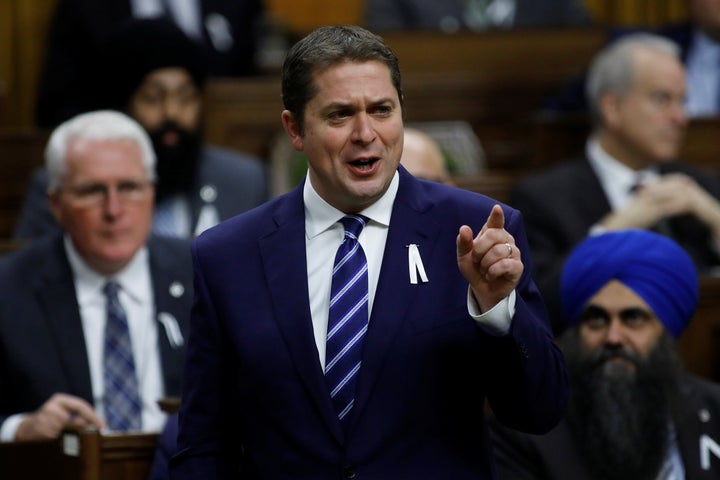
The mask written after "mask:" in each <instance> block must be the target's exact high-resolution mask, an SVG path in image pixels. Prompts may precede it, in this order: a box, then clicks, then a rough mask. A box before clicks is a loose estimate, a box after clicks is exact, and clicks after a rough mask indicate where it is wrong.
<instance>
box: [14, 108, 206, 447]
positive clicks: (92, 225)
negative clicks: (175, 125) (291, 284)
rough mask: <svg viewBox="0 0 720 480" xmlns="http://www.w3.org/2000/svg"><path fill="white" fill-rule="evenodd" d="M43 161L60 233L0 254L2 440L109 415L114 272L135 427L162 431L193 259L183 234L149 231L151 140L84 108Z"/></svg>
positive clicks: (130, 125) (57, 134)
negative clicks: (108, 329) (109, 306)
mask: <svg viewBox="0 0 720 480" xmlns="http://www.w3.org/2000/svg"><path fill="white" fill-rule="evenodd" d="M46 160H47V169H48V172H49V179H50V187H49V193H48V196H49V200H50V205H51V208H52V212H53V214H54V215H55V218H56V219H57V221H58V224H59V225H61V227H62V229H63V232H64V233H63V234H62V235H61V234H58V235H56V236H51V237H48V238H47V239H44V240H41V241H38V242H36V243H33V244H32V245H30V246H28V247H26V248H23V249H21V250H19V251H17V252H14V253H12V254H9V255H7V256H6V257H4V258H2V260H0V391H1V392H2V395H0V439H2V440H3V441H7V440H32V439H40V438H54V437H57V436H58V435H59V433H60V431H61V429H62V428H63V427H65V426H68V425H75V426H95V427H98V428H104V427H105V426H106V417H107V413H108V410H110V408H109V407H107V405H110V404H111V403H105V402H106V400H107V396H108V395H109V394H108V393H107V392H111V391H113V390H111V389H107V388H106V385H107V384H106V383H105V381H104V378H105V376H104V375H105V372H106V370H105V367H104V365H105V362H104V358H105V356H104V351H105V347H104V345H106V343H105V342H106V340H105V337H104V334H105V333H104V332H105V324H106V316H105V308H106V307H105V306H106V300H105V296H104V295H103V291H102V290H103V286H104V285H105V284H106V283H107V282H108V281H109V280H113V281H114V282H115V283H116V284H117V285H119V293H118V301H119V303H120V305H121V306H122V307H123V310H124V311H125V317H126V320H127V324H128V330H129V337H130V345H131V352H132V353H131V357H132V363H133V365H134V370H135V374H134V375H132V376H133V377H135V379H136V383H137V388H136V390H137V394H138V397H139V404H140V409H139V416H140V417H141V418H140V420H139V423H140V427H139V428H140V429H141V430H143V431H155V432H157V431H160V430H161V429H162V427H163V425H164V422H165V414H164V413H163V412H162V411H160V409H159V407H158V405H157V401H158V400H159V399H161V398H163V397H165V396H168V395H178V394H179V393H180V384H181V364H182V360H183V357H184V352H185V347H184V344H185V338H186V336H187V328H188V323H189V317H190V307H191V299H192V283H191V282H192V264H191V259H190V245H189V241H188V240H178V239H169V238H160V237H150V238H149V237H148V235H149V233H150V228H151V224H152V215H153V194H154V184H153V182H154V174H155V169H154V162H155V157H154V154H153V150H152V145H151V143H150V139H149V138H148V136H147V134H146V133H145V131H144V130H143V128H142V127H141V126H140V125H139V124H137V123H136V122H135V121H133V120H132V119H130V118H129V117H127V116H125V115H123V114H121V113H118V112H112V111H99V112H91V113H88V114H84V115H80V116H78V117H75V118H73V119H71V120H69V121H68V122H65V123H63V124H62V125H61V126H59V127H58V128H57V129H56V130H55V131H54V132H53V134H52V135H51V137H50V140H49V143H48V147H47V150H46ZM110 378H112V377H110ZM110 413H115V410H114V409H113V412H110Z"/></svg>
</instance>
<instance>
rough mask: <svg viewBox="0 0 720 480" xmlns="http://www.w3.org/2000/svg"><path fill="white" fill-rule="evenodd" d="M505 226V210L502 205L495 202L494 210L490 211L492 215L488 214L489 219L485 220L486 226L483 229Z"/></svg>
mask: <svg viewBox="0 0 720 480" xmlns="http://www.w3.org/2000/svg"><path fill="white" fill-rule="evenodd" d="M504 227H505V212H503V209H502V207H501V206H500V205H498V204H495V205H493V208H492V210H491V211H490V215H489V216H488V219H487V221H486V222H485V227H484V228H483V230H485V229H488V228H504Z"/></svg>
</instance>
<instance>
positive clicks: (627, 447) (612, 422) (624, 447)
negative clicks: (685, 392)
mask: <svg viewBox="0 0 720 480" xmlns="http://www.w3.org/2000/svg"><path fill="white" fill-rule="evenodd" d="M563 343H564V345H563V347H564V351H565V355H566V358H567V364H568V372H569V374H570V383H571V385H572V394H571V400H570V404H569V406H568V413H567V416H566V418H567V420H568V425H569V427H570V431H571V433H572V435H573V438H574V439H575V441H576V444H577V445H578V448H579V450H580V455H581V457H582V459H583V461H584V464H585V465H586V466H587V468H588V470H589V471H590V473H591V474H592V476H593V478H594V479H597V480H625V479H628V480H630V479H633V480H644V479H647V480H654V479H655V478H656V476H657V474H658V472H659V470H660V468H661V466H662V464H663V462H664V461H665V459H666V456H667V449H668V440H669V437H670V431H669V428H670V426H671V425H672V420H673V418H674V417H675V415H674V413H675V408H676V406H677V405H678V395H679V391H680V378H681V375H682V367H681V363H680V360H679V357H678V355H677V353H676V351H675V347H674V342H673V340H672V339H671V338H670V336H669V335H668V334H667V333H663V335H662V336H661V338H660V340H659V341H658V343H657V345H656V346H655V347H653V349H652V351H651V352H650V354H649V355H648V356H647V358H641V357H639V356H638V355H636V354H633V353H631V352H628V351H627V350H624V349H623V348H622V347H619V346H618V347H604V348H603V349H601V350H600V351H598V352H592V353H587V352H584V351H582V348H581V346H580V341H579V336H578V333H577V329H573V330H572V331H570V332H568V334H567V335H566V337H565V338H563ZM610 358H623V359H625V360H626V361H630V362H631V363H633V364H634V365H635V369H634V372H633V370H632V369H631V368H630V366H629V365H627V364H626V363H625V362H608V359H610Z"/></svg>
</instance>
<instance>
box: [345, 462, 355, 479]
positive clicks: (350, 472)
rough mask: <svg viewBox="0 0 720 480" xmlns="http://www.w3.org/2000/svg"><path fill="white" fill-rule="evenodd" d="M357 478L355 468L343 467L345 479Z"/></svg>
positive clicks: (350, 466)
mask: <svg viewBox="0 0 720 480" xmlns="http://www.w3.org/2000/svg"><path fill="white" fill-rule="evenodd" d="M356 476H357V472H356V471H355V468H354V467H353V466H352V465H345V466H343V477H345V478H355V477H356Z"/></svg>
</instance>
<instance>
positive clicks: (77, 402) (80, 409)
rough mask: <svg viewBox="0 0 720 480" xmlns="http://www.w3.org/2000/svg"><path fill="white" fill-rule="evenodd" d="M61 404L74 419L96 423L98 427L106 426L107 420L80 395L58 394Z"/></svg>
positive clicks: (75, 420)
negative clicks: (99, 415)
mask: <svg viewBox="0 0 720 480" xmlns="http://www.w3.org/2000/svg"><path fill="white" fill-rule="evenodd" d="M57 399H58V401H59V403H60V406H61V407H62V408H63V409H64V410H66V411H67V412H68V416H72V417H74V419H73V421H74V422H76V423H77V420H82V421H83V422H84V423H88V424H91V425H95V426H96V427H98V428H104V427H105V422H104V421H103V420H102V419H101V418H100V417H98V415H97V413H95V410H94V409H93V407H92V405H90V404H89V403H88V402H86V401H85V400H83V399H82V398H80V397H75V396H73V395H66V394H61V395H58V398H57Z"/></svg>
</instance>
